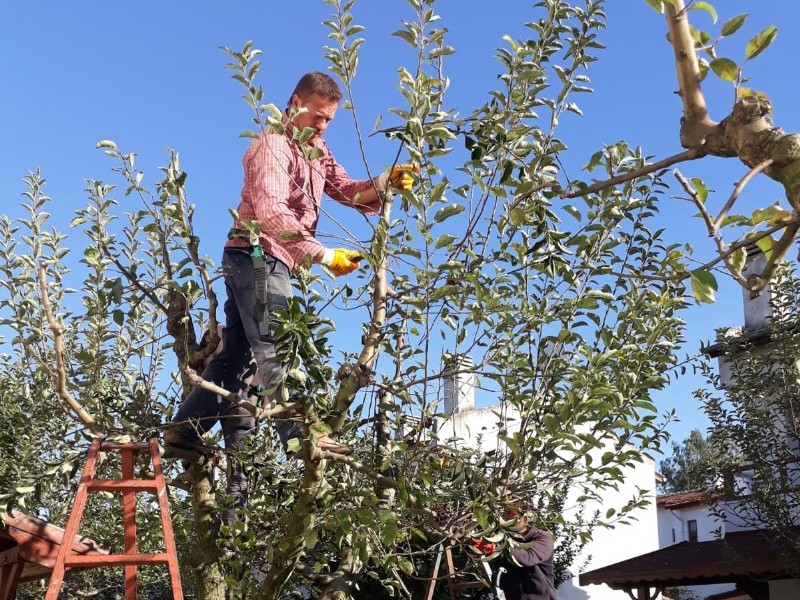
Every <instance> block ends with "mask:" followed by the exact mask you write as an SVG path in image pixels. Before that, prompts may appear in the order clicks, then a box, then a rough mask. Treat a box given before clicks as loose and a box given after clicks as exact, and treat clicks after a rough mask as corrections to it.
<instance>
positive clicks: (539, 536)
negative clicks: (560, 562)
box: [510, 529, 554, 567]
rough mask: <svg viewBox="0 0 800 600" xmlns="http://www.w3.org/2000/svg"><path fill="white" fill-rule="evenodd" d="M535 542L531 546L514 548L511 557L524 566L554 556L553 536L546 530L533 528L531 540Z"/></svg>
mask: <svg viewBox="0 0 800 600" xmlns="http://www.w3.org/2000/svg"><path fill="white" fill-rule="evenodd" d="M528 541H530V542H533V544H532V545H531V547H530V548H528V549H525V550H523V549H522V548H513V549H511V551H510V554H511V557H512V558H513V559H514V560H515V561H516V562H517V563H518V564H519V565H521V566H523V567H533V566H535V565H538V564H539V563H542V562H544V561H546V560H547V559H548V558H550V557H551V556H553V549H554V546H553V538H552V536H551V535H550V534H549V533H547V532H546V531H542V530H541V529H532V530H531V533H530V537H529V540H528Z"/></svg>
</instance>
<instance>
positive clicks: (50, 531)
mask: <svg viewBox="0 0 800 600" xmlns="http://www.w3.org/2000/svg"><path fill="white" fill-rule="evenodd" d="M63 540H64V530H63V529H62V528H61V527H56V526H55V525H51V524H50V523H47V522H45V521H42V520H41V519H37V518H34V517H29V516H28V515H24V514H22V513H21V512H19V511H11V513H9V514H7V515H5V516H4V518H3V524H2V528H0V600H14V598H16V597H17V588H18V586H19V584H21V583H24V582H27V581H35V580H37V579H45V578H49V577H50V573H51V572H52V569H53V564H54V562H55V558H56V554H58V550H59V548H60V547H61V544H62V542H63ZM72 551H73V552H74V553H75V554H81V555H85V556H91V555H101V554H109V552H110V550H109V549H108V548H106V547H104V546H102V545H101V544H99V543H98V542H95V541H94V540H92V539H89V538H86V537H80V536H76V537H75V539H74V540H72Z"/></svg>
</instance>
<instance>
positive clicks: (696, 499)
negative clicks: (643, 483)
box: [656, 490, 723, 509]
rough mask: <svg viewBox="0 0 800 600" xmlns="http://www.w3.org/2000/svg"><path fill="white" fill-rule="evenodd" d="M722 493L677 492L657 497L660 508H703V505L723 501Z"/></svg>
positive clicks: (707, 491) (704, 491) (710, 491)
mask: <svg viewBox="0 0 800 600" xmlns="http://www.w3.org/2000/svg"><path fill="white" fill-rule="evenodd" d="M722 498H723V494H722V492H717V491H712V490H693V491H690V492H677V493H675V494H662V495H661V496H657V497H656V506H658V508H667V509H674V508H688V507H690V506H702V505H703V504H713V503H714V502H717V501H719V500H722Z"/></svg>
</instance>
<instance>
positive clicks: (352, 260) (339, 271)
mask: <svg viewBox="0 0 800 600" xmlns="http://www.w3.org/2000/svg"><path fill="white" fill-rule="evenodd" d="M362 258H363V257H362V256H361V254H359V253H358V252H357V251H356V250H348V249H347V248H325V252H324V253H323V254H322V260H320V261H319V262H320V263H322V264H323V265H325V266H326V267H328V268H329V269H330V270H331V271H333V274H334V275H336V277H340V276H341V275H347V274H348V273H352V272H353V271H355V270H356V269H357V268H358V261H360V260H361V259H362Z"/></svg>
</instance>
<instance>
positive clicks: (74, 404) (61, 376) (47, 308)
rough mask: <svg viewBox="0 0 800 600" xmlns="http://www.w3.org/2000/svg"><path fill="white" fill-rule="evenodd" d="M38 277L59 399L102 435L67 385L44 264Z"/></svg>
mask: <svg viewBox="0 0 800 600" xmlns="http://www.w3.org/2000/svg"><path fill="white" fill-rule="evenodd" d="M37 275H38V278H39V290H40V292H41V294H42V306H43V307H44V313H45V315H46V316H47V323H48V324H49V326H50V330H51V331H52V332H53V346H54V350H55V358H56V392H58V396H59V397H60V398H61V400H62V401H63V402H64V404H66V405H67V406H68V407H69V408H70V409H71V410H72V412H74V413H75V416H77V417H78V419H80V421H81V423H83V424H84V425H86V427H88V428H89V431H91V432H92V433H93V434H94V435H96V436H103V435H104V432H103V429H102V428H101V427H100V425H99V424H98V423H97V421H95V419H94V417H93V416H92V415H91V414H90V413H89V411H87V410H86V409H85V408H84V407H83V405H82V404H81V403H80V402H79V401H78V400H77V399H76V398H75V397H74V396H73V395H72V394H71V393H70V391H69V388H68V387H67V368H66V365H65V363H64V331H63V330H62V329H61V326H60V325H59V324H58V322H57V321H56V318H55V316H54V315H53V308H52V306H51V304H50V294H49V293H48V291H47V272H46V270H45V266H44V264H42V263H39V268H38V271H37Z"/></svg>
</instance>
